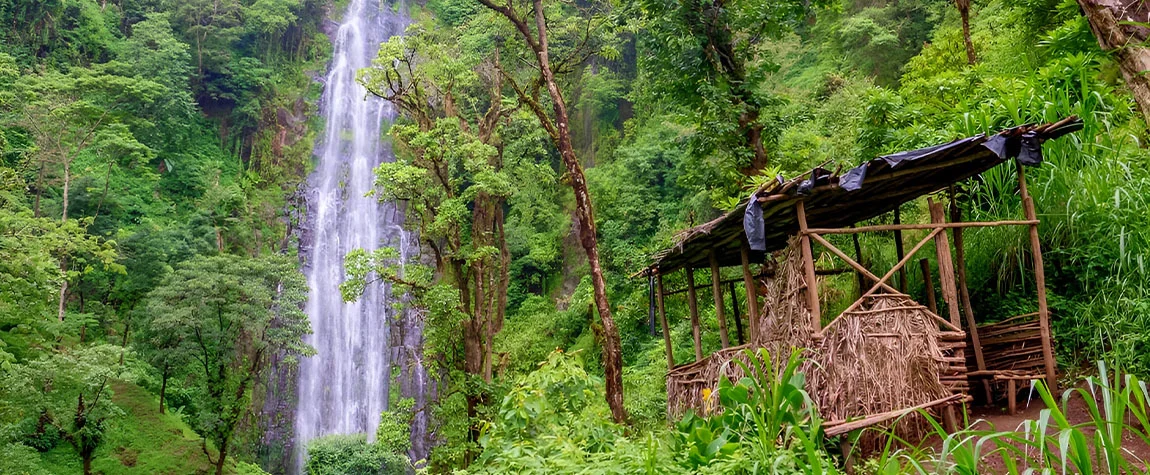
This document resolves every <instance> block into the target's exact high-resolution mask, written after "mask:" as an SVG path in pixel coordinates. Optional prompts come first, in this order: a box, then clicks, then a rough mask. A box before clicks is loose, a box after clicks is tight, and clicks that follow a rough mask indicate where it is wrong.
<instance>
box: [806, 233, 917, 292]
mask: <svg viewBox="0 0 1150 475" xmlns="http://www.w3.org/2000/svg"><path fill="white" fill-rule="evenodd" d="M809 235H810V237H811V239H814V240H815V241H818V243H819V244H822V246H823V247H825V248H827V250H828V251H831V254H834V255H836V256H838V258H839V259H842V260H843V262H846V263H847V265H848V266H851V267H853V268H854V269H855V272H857V273H858V274H859V275H861V276H863V277H866V278H868V279H870V280H871V281H874V282H876V283H878V282H880V280H879V278H878V276H876V275H874V273H872V272H871V271H870V270H867V268H866V267H863V265H862V264H859V263H858V261H855V260H854V259H851V258H850V257H849V256H847V255H846V253H845V252H843V251H842V249H839V248H838V247H837V246H835V245H834V244H831V243H830V242H828V241H827V240H826V239H825V238H823V237H822V236H819V235H818V234H815V233H810V234H809ZM882 288H884V289H886V290H889V291H891V292H898V290H897V289H895V288H894V287H891V286H890V285H887V284H886V283H885V282H883V283H882ZM859 292H860V293H861V292H862V290H861V289H860V290H859ZM899 293H902V292H899ZM860 297H861V295H860Z"/></svg>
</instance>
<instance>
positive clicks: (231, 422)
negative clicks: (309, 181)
mask: <svg viewBox="0 0 1150 475" xmlns="http://www.w3.org/2000/svg"><path fill="white" fill-rule="evenodd" d="M306 298H307V284H306V282H305V281H304V279H303V275H302V274H300V273H299V271H298V270H296V264H295V263H294V262H293V261H292V260H291V259H290V258H289V257H285V256H272V257H266V258H261V259H251V258H244V257H238V256H230V255H221V256H214V257H203V256H199V257H195V258H192V259H191V260H189V261H186V262H184V263H182V264H180V265H179V266H178V267H177V268H176V270H175V271H174V272H173V273H172V274H171V275H169V276H168V277H167V278H166V279H164V282H163V283H162V284H161V285H160V286H159V287H157V288H156V289H154V290H153V291H152V292H151V293H150V295H149V302H148V304H147V307H146V309H145V311H146V312H147V317H146V319H147V321H146V322H145V323H144V325H145V326H150V327H153V329H152V330H151V331H154V332H155V333H156V334H157V335H165V337H164V339H163V340H151V341H150V342H154V343H156V344H160V345H171V346H172V347H174V349H175V351H182V352H186V353H187V354H188V355H189V360H190V363H189V367H188V368H187V370H188V375H189V376H188V380H189V383H190V384H191V385H193V387H194V388H195V389H196V390H197V392H198V394H200V395H201V398H202V400H201V401H199V404H198V405H197V412H198V413H197V414H195V416H196V425H197V426H198V428H199V431H200V432H201V433H202V434H204V436H205V443H204V453H205V454H207V455H208V457H209V459H211V454H210V453H208V447H207V441H211V442H212V443H213V444H214V445H215V447H216V449H217V450H218V451H219V453H218V455H217V456H216V458H215V460H212V463H214V464H215V465H216V474H217V475H221V474H222V473H223V470H224V461H225V459H226V458H227V454H228V449H229V444H230V443H231V442H232V440H233V437H234V435H235V431H236V427H237V425H238V424H239V422H240V420H241V419H242V418H243V416H244V415H245V414H246V412H247V411H248V410H249V408H250V406H251V393H252V389H253V387H254V386H255V385H256V384H259V383H260V382H261V381H262V380H263V379H262V376H263V374H264V371H265V370H266V369H267V367H268V365H269V362H270V359H271V357H272V355H274V354H277V353H278V354H283V355H284V356H285V357H286V359H285V360H284V361H285V362H286V363H287V364H289V365H290V364H294V363H296V362H297V361H296V359H297V358H298V357H301V356H306V355H309V354H312V353H313V352H314V350H313V349H312V348H311V347H309V346H308V345H307V344H306V343H304V342H303V336H304V335H305V334H308V333H310V332H311V329H310V326H309V324H308V320H307V315H305V314H304V313H303V310H302V306H303V302H304V300H305V299H306Z"/></svg>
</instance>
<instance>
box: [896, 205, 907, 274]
mask: <svg viewBox="0 0 1150 475" xmlns="http://www.w3.org/2000/svg"><path fill="white" fill-rule="evenodd" d="M894 224H896V225H898V224H902V218H901V217H900V216H899V208H895V209H894ZM894 253H895V256H898V260H900V261H901V260H902V258H903V257H905V256H906V253H905V252H904V251H903V248H902V230H901V229H898V228H895V230H894ZM898 291H899V292H902V293H904V294H905V293H906V268H905V267H904V268H902V269H899V270H898Z"/></svg>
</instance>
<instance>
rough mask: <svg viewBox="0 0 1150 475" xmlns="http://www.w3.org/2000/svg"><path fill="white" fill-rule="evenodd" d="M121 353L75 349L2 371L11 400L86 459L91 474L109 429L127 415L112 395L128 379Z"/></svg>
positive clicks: (98, 348)
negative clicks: (115, 382) (114, 383)
mask: <svg viewBox="0 0 1150 475" xmlns="http://www.w3.org/2000/svg"><path fill="white" fill-rule="evenodd" d="M121 351H122V349H121V348H120V347H117V346H113V345H97V346H92V347H86V348H74V349H70V350H67V351H63V352H59V353H53V354H51V355H48V356H44V357H41V358H38V359H36V360H32V361H29V362H28V363H26V364H21V365H17V366H15V367H13V368H12V369H11V370H9V371H4V372H0V380H3V386H4V387H5V388H6V390H5V391H4V393H6V394H5V399H8V398H11V400H13V401H17V402H18V403H19V405H21V406H23V407H24V408H28V409H31V410H30V411H29V412H28V417H32V418H36V419H37V423H36V424H35V425H36V426H38V427H39V428H40V429H39V430H43V429H44V428H45V427H46V426H47V425H51V426H53V427H54V428H55V429H56V430H58V431H59V432H60V434H61V437H62V438H63V439H64V440H67V441H68V442H69V443H70V444H71V445H72V446H73V447H74V448H75V449H76V452H77V453H79V454H80V458H81V459H82V461H83V466H84V474H85V475H87V474H90V473H92V457H93V455H94V454H95V452H96V449H98V448H99V447H100V445H101V444H102V443H103V442H104V433H105V431H106V430H107V428H108V425H109V424H110V423H111V421H112V420H114V419H116V418H118V417H122V416H123V415H124V411H123V410H121V409H120V408H119V407H118V406H116V405H115V404H113V403H112V390H111V383H112V381H113V380H115V379H117V378H122V377H125V376H126V372H127V369H126V368H127V367H125V366H123V365H121V364H119V358H120V353H121Z"/></svg>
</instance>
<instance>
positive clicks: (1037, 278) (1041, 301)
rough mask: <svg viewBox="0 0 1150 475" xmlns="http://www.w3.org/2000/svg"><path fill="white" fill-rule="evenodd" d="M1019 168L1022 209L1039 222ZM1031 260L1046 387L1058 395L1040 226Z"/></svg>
mask: <svg viewBox="0 0 1150 475" xmlns="http://www.w3.org/2000/svg"><path fill="white" fill-rule="evenodd" d="M1015 164H1016V165H1017V166H1018V191H1019V194H1020V195H1022V209H1024V210H1025V211H1026V219H1029V220H1031V221H1036V220H1038V213H1037V212H1035V211H1034V199H1033V198H1031V196H1030V192H1029V191H1028V190H1027V189H1026V171H1025V170H1023V168H1022V164H1021V163H1018V161H1017V160H1015ZM1030 258H1031V259H1032V260H1033V262H1034V282H1035V284H1037V286H1038V327H1039V330H1040V332H1041V334H1042V361H1043V363H1044V364H1045V366H1046V385H1047V387H1049V388H1050V391H1051V392H1053V393H1055V394H1057V390H1058V389H1057V388H1058V385H1057V382H1058V381H1057V380H1056V376H1055V368H1054V349H1053V348H1052V347H1051V339H1050V308H1049V307H1047V305H1046V271H1045V270H1044V269H1043V267H1042V245H1041V243H1040V242H1039V240H1038V225H1037V224H1032V225H1030Z"/></svg>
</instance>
